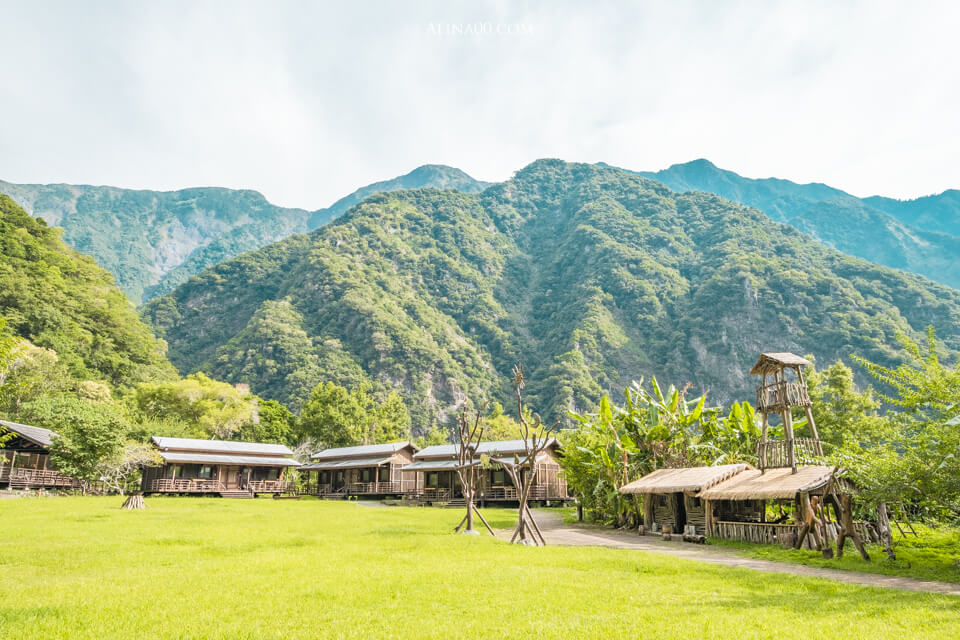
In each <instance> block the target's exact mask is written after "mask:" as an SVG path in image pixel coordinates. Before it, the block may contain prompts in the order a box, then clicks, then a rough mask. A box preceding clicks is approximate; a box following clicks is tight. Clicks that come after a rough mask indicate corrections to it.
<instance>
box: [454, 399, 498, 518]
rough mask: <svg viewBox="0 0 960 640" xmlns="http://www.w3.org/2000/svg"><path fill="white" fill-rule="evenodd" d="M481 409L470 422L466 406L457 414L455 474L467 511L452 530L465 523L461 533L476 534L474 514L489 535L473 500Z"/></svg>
mask: <svg viewBox="0 0 960 640" xmlns="http://www.w3.org/2000/svg"><path fill="white" fill-rule="evenodd" d="M484 406H485V405H484ZM482 410H483V407H481V408H480V409H477V412H476V414H475V416H474V418H473V422H472V424H471V421H470V418H469V417H468V416H467V410H466V408H464V409H461V411H460V414H459V415H458V416H457V475H458V476H460V485H461V486H462V487H463V501H464V502H465V503H466V506H467V513H466V515H464V516H463V520H461V521H460V524H458V525H457V527H456V529H454V531H460V528H461V527H463V526H464V524H466V527H465V528H464V529H463V533H467V534H472V535H476V534H477V531H476V530H475V529H474V528H473V515H474V514H476V515H477V517H479V518H480V521H481V522H483V524H484V526H486V527H487V531H489V532H490V535H494V533H493V529H491V528H490V525H489V524H487V521H486V520H484V518H483V516H482V515H481V514H480V511H479V510H478V509H477V506H476V503H475V502H474V499H475V497H476V495H477V483H478V480H479V471H480V469H479V465H480V458H479V457H478V456H477V449H478V448H479V446H480V442H481V441H482V440H483V424H482V420H483V418H482V413H481V412H482Z"/></svg>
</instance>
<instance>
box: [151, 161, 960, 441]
mask: <svg viewBox="0 0 960 640" xmlns="http://www.w3.org/2000/svg"><path fill="white" fill-rule="evenodd" d="M143 315H144V317H145V318H146V319H148V320H149V321H150V322H151V323H152V324H153V325H154V326H155V327H156V329H157V330H158V332H159V333H160V334H161V335H162V336H163V337H164V338H165V339H166V340H167V341H168V343H169V345H170V357H171V360H172V361H173V362H174V363H175V364H176V365H177V366H178V368H179V369H180V370H181V371H182V372H184V373H186V372H190V371H194V370H203V371H206V372H208V373H210V374H212V375H214V376H216V377H217V378H220V379H225V380H228V381H231V382H240V381H243V382H249V383H250V385H251V388H252V390H253V391H254V392H256V393H258V394H261V395H265V396H269V397H274V398H277V399H280V400H283V401H285V402H290V403H291V404H293V405H294V406H296V404H297V403H298V402H299V401H301V400H302V399H303V398H304V395H305V393H306V392H307V390H309V389H310V388H311V387H312V386H313V385H314V384H316V383H317V382H319V381H321V380H327V379H332V380H336V381H341V382H347V383H350V384H352V383H356V382H358V381H360V380H363V379H367V380H370V381H371V382H373V383H374V384H375V385H376V386H378V387H380V388H384V389H386V388H398V389H401V390H403V392H404V393H405V394H406V395H407V397H408V399H409V401H410V403H411V405H412V406H413V408H414V415H415V419H416V424H417V425H418V426H419V427H420V428H426V427H427V426H428V425H429V424H430V422H431V420H433V419H437V420H439V421H441V422H444V421H449V419H450V416H451V414H452V412H453V411H454V410H455V409H456V408H457V407H459V406H460V405H462V404H463V403H464V402H465V401H466V400H468V399H470V400H477V399H480V398H488V399H492V400H499V401H501V402H504V403H505V404H506V403H508V402H509V389H508V375H509V371H510V367H511V366H512V365H513V364H514V363H515V362H517V361H518V360H522V361H523V362H524V364H525V365H526V367H527V372H528V377H529V379H530V383H529V385H528V388H527V391H528V395H529V396H530V399H531V402H532V406H534V407H535V408H537V409H538V410H539V411H540V412H541V414H542V415H544V416H545V417H550V418H552V417H553V416H564V415H566V413H565V412H566V410H567V409H569V408H574V407H576V408H581V409H582V408H588V407H590V406H592V404H593V403H594V402H595V401H596V400H597V397H598V394H599V393H600V392H601V390H616V389H617V388H622V386H623V385H624V384H625V383H627V382H628V381H630V380H632V379H637V378H639V377H641V376H650V375H652V374H655V375H657V376H658V377H659V378H660V379H661V380H669V381H672V382H675V383H677V384H680V385H682V384H684V383H685V382H688V381H689V382H691V383H692V384H693V385H694V390H693V391H694V392H696V393H699V392H703V391H708V392H709V393H710V395H711V400H712V401H715V402H725V401H729V400H731V399H735V398H736V399H743V398H752V396H753V384H754V383H753V381H752V380H750V379H748V376H747V371H748V370H749V367H750V365H751V364H752V363H753V360H754V359H755V358H756V356H757V354H758V353H759V352H760V351H763V350H774V351H793V352H797V353H813V354H815V355H816V356H817V358H818V359H819V360H820V361H821V362H829V361H832V360H833V359H836V358H846V357H847V356H848V355H849V354H850V353H852V352H855V353H858V354H861V355H864V356H865V357H867V358H869V359H871V360H874V361H879V362H885V363H891V362H893V361H894V360H895V358H896V353H897V351H896V350H895V349H894V348H893V347H892V345H895V343H896V334H897V333H898V332H904V333H907V334H909V335H914V336H916V335H919V334H920V333H921V332H923V331H924V329H925V327H926V326H927V325H929V324H933V325H934V326H935V327H936V328H937V331H938V334H939V336H940V338H941V339H942V341H943V344H944V346H945V348H946V349H948V350H951V351H952V352H956V351H957V350H958V349H960V292H958V291H955V290H953V289H950V288H948V287H945V286H943V285H940V284H936V283H933V282H930V281H928V280H925V279H924V278H921V277H919V276H915V275H912V274H907V273H903V272H900V271H896V270H893V269H889V268H886V267H882V266H878V265H874V264H870V263H868V262H866V261H864V260H860V259H857V258H852V257H850V256H847V255H844V254H842V253H840V252H838V251H835V250H833V249H830V248H827V247H824V246H823V245H821V244H819V243H817V242H815V241H813V240H811V239H810V238H809V237H808V236H806V235H804V234H801V233H799V232H798V231H796V230H795V229H793V228H791V227H789V226H787V225H783V224H779V223H776V222H771V220H770V219H769V218H768V217H767V216H766V215H764V214H763V213H762V212H760V211H758V210H756V209H750V208H747V207H744V206H742V205H739V204H736V203H733V202H730V201H728V200H725V199H723V198H720V197H718V196H715V195H711V194H707V193H703V192H694V193H685V194H679V193H675V192H673V191H671V190H669V189H668V188H667V187H665V186H664V185H662V184H660V183H659V182H655V181H652V180H648V179H645V178H642V177H640V176H637V175H634V174H630V173H628V172H625V171H621V170H615V169H610V168H604V167H598V166H596V165H583V164H568V163H565V162H561V161H559V160H541V161H537V162H535V163H533V164H532V165H530V166H528V167H526V168H525V169H523V170H521V171H520V172H518V173H517V174H516V175H515V176H514V178H512V179H511V180H509V181H507V182H505V183H501V184H496V185H493V186H491V187H489V188H488V189H486V190H485V191H483V192H482V193H481V194H464V193H456V192H450V191H446V192H444V191H437V190H432V189H423V190H414V191H397V192H392V193H381V194H378V195H375V196H372V197H370V198H367V199H366V200H364V201H363V202H361V203H360V204H359V205H357V206H355V207H354V208H352V209H350V210H349V211H348V212H347V213H346V214H344V215H343V216H341V217H340V218H338V219H336V220H334V221H333V222H331V223H330V224H328V225H326V226H324V227H322V228H320V229H318V230H317V231H315V232H313V233H311V234H309V235H295V236H292V237H290V238H287V239H285V240H283V241H281V242H278V243H275V244H272V245H270V246H267V247H264V248H263V249H260V250H259V251H254V252H251V253H247V254H244V255H242V256H240V257H238V258H236V259H234V260H230V261H227V262H225V263H223V264H220V265H217V266H216V267H214V268H212V269H209V270H207V271H205V272H203V273H202V274H200V275H199V276H197V277H196V278H192V279H191V280H190V281H189V282H187V283H185V284H184V285H182V286H181V287H179V288H177V289H176V290H175V291H174V292H173V293H172V294H171V295H169V296H165V297H162V298H159V299H156V300H153V301H151V302H150V303H148V304H147V305H146V306H145V307H144V309H143Z"/></svg>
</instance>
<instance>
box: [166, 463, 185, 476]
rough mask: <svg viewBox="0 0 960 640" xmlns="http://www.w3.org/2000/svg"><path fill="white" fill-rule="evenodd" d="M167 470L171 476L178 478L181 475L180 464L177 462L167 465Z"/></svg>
mask: <svg viewBox="0 0 960 640" xmlns="http://www.w3.org/2000/svg"><path fill="white" fill-rule="evenodd" d="M167 471H168V472H169V474H170V477H171V478H180V477H182V476H183V474H182V472H181V470H180V465H178V464H172V465H170V466H169V467H167Z"/></svg>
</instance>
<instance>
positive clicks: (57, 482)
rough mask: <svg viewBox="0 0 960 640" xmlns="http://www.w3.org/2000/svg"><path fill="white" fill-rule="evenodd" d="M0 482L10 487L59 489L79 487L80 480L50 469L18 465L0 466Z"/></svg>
mask: <svg viewBox="0 0 960 640" xmlns="http://www.w3.org/2000/svg"><path fill="white" fill-rule="evenodd" d="M0 483H3V484H6V485H7V486H8V487H10V488H11V489H40V488H44V487H56V488H61V489H79V488H80V481H79V480H77V479H76V478H71V477H70V476H67V475H64V474H62V473H60V472H59V471H53V470H50V469H23V468H19V467H14V468H13V469H11V468H10V467H3V468H0Z"/></svg>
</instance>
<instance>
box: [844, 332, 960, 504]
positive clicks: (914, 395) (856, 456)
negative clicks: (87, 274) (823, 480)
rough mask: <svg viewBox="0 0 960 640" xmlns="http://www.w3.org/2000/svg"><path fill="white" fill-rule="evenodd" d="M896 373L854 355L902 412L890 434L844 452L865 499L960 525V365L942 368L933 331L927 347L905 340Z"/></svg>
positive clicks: (893, 418)
mask: <svg viewBox="0 0 960 640" xmlns="http://www.w3.org/2000/svg"><path fill="white" fill-rule="evenodd" d="M900 342H901V345H902V347H903V350H904V352H905V355H906V356H907V358H906V361H905V362H903V363H902V364H900V365H899V366H897V367H895V368H891V367H885V366H883V365H879V364H877V363H874V362H870V361H869V360H867V359H865V358H862V357H858V356H855V357H854V359H855V360H856V361H857V362H858V363H859V364H860V365H861V366H863V367H864V368H865V369H866V370H867V372H868V373H869V374H870V375H871V376H873V377H874V378H875V379H876V380H877V381H878V382H879V383H880V384H882V385H883V386H884V387H885V388H887V389H890V391H889V392H887V393H884V394H883V395H882V397H883V399H884V400H885V401H886V402H887V403H889V404H890V405H892V406H893V407H896V408H897V409H899V411H895V412H890V413H889V414H888V419H887V420H888V421H887V423H886V424H887V428H886V429H885V430H881V431H879V432H878V433H868V434H866V435H865V436H863V437H861V438H858V439H856V440H854V439H851V441H850V442H848V443H847V444H846V446H845V447H844V449H843V450H842V451H841V452H840V453H839V454H838V455H839V457H840V458H841V460H842V461H843V462H845V463H846V465H847V466H848V467H849V468H850V469H851V470H852V473H853V474H854V478H855V480H857V482H858V484H859V485H860V487H861V489H862V491H863V493H864V495H865V496H866V497H867V499H871V500H873V501H874V502H884V501H892V500H903V501H905V502H907V503H908V504H909V505H911V506H912V507H913V508H914V509H915V510H917V511H920V512H927V513H928V514H929V515H931V516H933V517H936V518H949V519H952V520H957V519H960V420H958V419H957V418H958V406H960V362H958V363H955V364H954V365H953V366H952V367H949V366H946V365H944V364H943V363H942V362H941V361H940V358H939V356H938V352H939V346H938V343H937V338H936V335H935V333H934V331H933V329H932V328H930V329H929V330H928V332H927V340H926V344H925V345H923V346H921V345H920V344H918V343H917V342H915V341H913V340H911V339H910V338H908V337H906V336H901V337H900Z"/></svg>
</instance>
